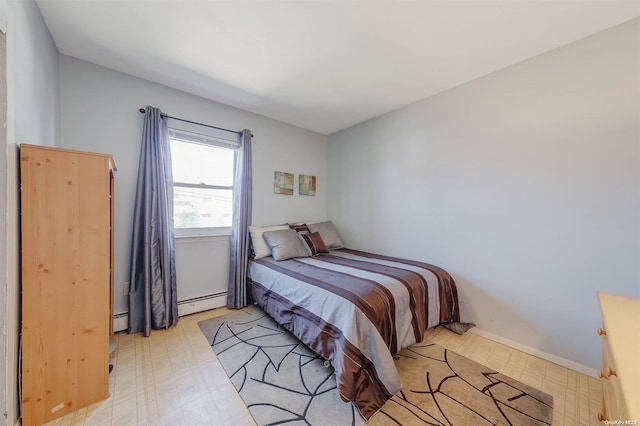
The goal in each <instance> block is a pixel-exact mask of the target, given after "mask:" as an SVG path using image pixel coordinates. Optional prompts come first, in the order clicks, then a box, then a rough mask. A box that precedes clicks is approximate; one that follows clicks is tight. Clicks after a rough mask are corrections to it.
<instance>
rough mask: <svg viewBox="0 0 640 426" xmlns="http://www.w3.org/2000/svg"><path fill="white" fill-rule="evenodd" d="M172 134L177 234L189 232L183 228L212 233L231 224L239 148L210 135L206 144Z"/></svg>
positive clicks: (174, 216) (174, 211) (174, 205)
mask: <svg viewBox="0 0 640 426" xmlns="http://www.w3.org/2000/svg"><path fill="white" fill-rule="evenodd" d="M170 134H171V136H170V138H169V140H170V142H171V161H172V166H173V220H174V227H175V229H176V235H181V234H182V235H185V233H184V232H182V233H181V232H180V230H188V229H191V230H194V229H195V230H197V229H200V230H202V231H203V233H208V232H207V231H211V228H218V231H220V229H219V228H228V227H230V226H231V214H232V199H233V168H234V156H235V150H234V149H232V148H228V147H224V145H223V143H219V144H216V141H215V140H212V139H210V138H202V139H203V140H206V141H207V143H203V142H194V141H193V140H187V138H185V137H184V136H185V135H184V134H181V135H180V134H178V136H176V132H170ZM180 136H182V137H180ZM218 142H224V141H218ZM227 144H228V142H227ZM219 145H222V146H219ZM214 233H215V229H214Z"/></svg>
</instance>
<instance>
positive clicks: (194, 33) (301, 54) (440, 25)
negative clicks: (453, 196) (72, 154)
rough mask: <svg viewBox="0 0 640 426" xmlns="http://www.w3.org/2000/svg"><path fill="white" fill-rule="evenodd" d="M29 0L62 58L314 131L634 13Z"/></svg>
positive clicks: (410, 4)
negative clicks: (128, 75) (117, 72)
mask: <svg viewBox="0 0 640 426" xmlns="http://www.w3.org/2000/svg"><path fill="white" fill-rule="evenodd" d="M37 4H38V6H39V7H40V10H41V12H42V15H43V16H44V19H45V21H46V24H47V26H48V27H49V30H50V31H51V34H52V36H53V39H54V41H55V43H56V46H57V47H58V50H59V51H60V53H62V54H65V55H69V56H73V57H76V58H80V59H83V60H86V61H89V62H93V63H96V64H99V65H102V66H105V67H108V68H112V69H115V70H118V71H122V72H125V73H128V74H131V75H134V76H138V77H141V78H144V79H147V80H150V81H154V82H157V83H161V84H164V85H167V86H170V87H173V88H176V89H180V90H182V91H185V92H189V93H193V94H196V95H199V96H202V97H205V98H208V99H212V100H214V101H218V102H222V103H224V104H228V105H232V106H235V107H238V108H241V109H244V110H248V111H252V112H255V113H258V114H261V115H264V116H267V117H271V118H274V119H277V120H281V121H284V122H286V123H290V124H294V125H297V126H300V127H304V128H306V129H310V130H313V131H316V132H318V133H322V134H331V133H333V132H336V131H338V130H341V129H344V128H347V127H349V126H352V125H354V124H357V123H360V122H362V121H365V120H367V119H369V118H372V117H375V116H378V115H380V114H383V113H386V112H388V111H391V110H393V109H396V108H398V107H401V106H404V105H407V104H409V103H412V102H414V101H417V100H420V99H423V98H425V97H427V96H430V95H433V94H436V93H438V92H442V91H444V90H446V89H448V88H451V87H454V86H457V85H459V84H462V83H465V82H467V81H470V80H472V79H475V78H477V77H480V76H482V75H485V74H488V73H490V72H493V71H496V70H499V69H501V68H504V67H506V66H509V65H512V64H514V63H516V62H519V61H522V60H525V59H527V58H530V57H532V56H535V55H538V54H540V53H543V52H546V51H549V50H551V49H554V48H557V47H559V46H562V45H564V44H567V43H570V42H572V41H575V40H578V39H580V38H583V37H586V36H588V35H591V34H593V33H596V32H598V31H601V30H603V29H606V28H609V27H612V26H615V25H617V24H619V23H622V22H625V21H627V20H630V19H633V18H635V17H638V16H640V1H610V0H600V1H584V0H570V1H554V0H535V1H524V0H503V1H482V0H476V1H455V0H449V1H392V0H388V1H357V2H356V1H345V0H342V1H341V0H333V1H295V0H290V1H242V0H238V1H213V0H209V1H207V0H200V1H186V0H130V1H123V0H83V1H80V0H37ZM140 102H141V106H142V105H143V104H144V102H145V100H143V99H141V100H140ZM171 113H172V114H176V115H177V114H179V111H171Z"/></svg>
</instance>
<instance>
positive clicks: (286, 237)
mask: <svg viewBox="0 0 640 426" xmlns="http://www.w3.org/2000/svg"><path fill="white" fill-rule="evenodd" d="M262 236H263V237H264V240H265V241H266V242H267V245H268V246H269V248H270V249H271V256H273V258H274V259H275V260H286V259H291V258H292V257H307V256H309V255H308V254H307V251H306V250H305V249H304V246H303V245H302V242H301V241H300V240H299V239H298V233H297V232H296V231H294V230H293V229H282V230H280V231H267V232H265V233H264V234H262Z"/></svg>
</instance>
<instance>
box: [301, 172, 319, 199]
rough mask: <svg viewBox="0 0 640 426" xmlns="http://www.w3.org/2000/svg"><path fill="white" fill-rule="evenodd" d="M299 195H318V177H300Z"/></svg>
mask: <svg viewBox="0 0 640 426" xmlns="http://www.w3.org/2000/svg"><path fill="white" fill-rule="evenodd" d="M298 194H300V195H316V177H315V176H311V175H298Z"/></svg>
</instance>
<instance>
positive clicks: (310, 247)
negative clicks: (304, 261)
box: [298, 232, 329, 256]
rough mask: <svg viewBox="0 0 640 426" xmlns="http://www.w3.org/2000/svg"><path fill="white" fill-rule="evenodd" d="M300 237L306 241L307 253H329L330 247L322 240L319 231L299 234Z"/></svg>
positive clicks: (313, 254)
mask: <svg viewBox="0 0 640 426" xmlns="http://www.w3.org/2000/svg"><path fill="white" fill-rule="evenodd" d="M298 238H300V240H301V241H302V242H303V243H304V244H303V245H304V248H305V249H306V250H307V254H308V255H309V256H317V255H319V254H320V253H329V249H328V248H327V245H326V244H325V243H324V241H322V237H321V236H320V233H319V232H312V233H310V234H298Z"/></svg>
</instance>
